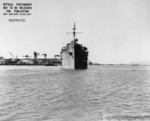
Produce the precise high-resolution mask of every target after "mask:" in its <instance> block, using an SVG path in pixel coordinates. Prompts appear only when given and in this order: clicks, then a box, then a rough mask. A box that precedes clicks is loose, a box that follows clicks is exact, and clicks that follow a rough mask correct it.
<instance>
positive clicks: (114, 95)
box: [0, 66, 150, 121]
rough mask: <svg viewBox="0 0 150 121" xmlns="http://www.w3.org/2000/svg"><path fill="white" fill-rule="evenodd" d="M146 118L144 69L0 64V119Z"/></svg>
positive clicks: (149, 71)
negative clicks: (72, 68)
mask: <svg viewBox="0 0 150 121" xmlns="http://www.w3.org/2000/svg"><path fill="white" fill-rule="evenodd" d="M111 120H112V121H118V120H120V121H122V120H123V121H125V120H136V121H137V120H139V121H144V120H147V121H149V120H150V68H149V67H148V66H90V67H89V69H87V70H65V69H62V68H61V67H59V66H0V121H111Z"/></svg>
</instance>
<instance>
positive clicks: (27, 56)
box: [22, 55, 31, 59]
mask: <svg viewBox="0 0 150 121" xmlns="http://www.w3.org/2000/svg"><path fill="white" fill-rule="evenodd" d="M22 57H25V58H26V59H28V58H29V57H31V56H29V55H23V56H22Z"/></svg>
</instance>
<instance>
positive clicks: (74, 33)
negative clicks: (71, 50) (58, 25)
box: [66, 22, 83, 41]
mask: <svg viewBox="0 0 150 121" xmlns="http://www.w3.org/2000/svg"><path fill="white" fill-rule="evenodd" d="M66 33H67V34H73V40H74V41H75V39H76V34H82V33H83V32H76V23H75V22H74V26H73V32H66Z"/></svg>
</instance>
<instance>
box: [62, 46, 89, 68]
mask: <svg viewBox="0 0 150 121" xmlns="http://www.w3.org/2000/svg"><path fill="white" fill-rule="evenodd" d="M61 55H62V67H63V68H66V69H87V66H88V64H87V56H88V52H87V51H86V50H85V47H82V45H80V44H76V43H75V44H74V43H69V44H68V45H67V46H66V48H65V49H63V50H62V52H61Z"/></svg>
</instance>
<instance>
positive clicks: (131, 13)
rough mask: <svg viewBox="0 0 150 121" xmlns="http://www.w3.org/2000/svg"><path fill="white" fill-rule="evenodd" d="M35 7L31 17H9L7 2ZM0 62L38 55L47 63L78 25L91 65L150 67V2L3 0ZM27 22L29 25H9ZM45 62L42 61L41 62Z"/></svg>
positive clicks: (128, 0)
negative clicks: (145, 64) (147, 64)
mask: <svg viewBox="0 0 150 121" xmlns="http://www.w3.org/2000/svg"><path fill="white" fill-rule="evenodd" d="M6 1H7V2H14V3H16V2H32V4H33V5H32V7H33V9H32V10H31V13H32V15H31V16H4V15H2V14H3V12H4V10H3V9H2V4H3V3H4V2H6ZM0 5H1V9H0V12H1V11H2V12H1V13H0V56H4V57H6V58H10V57H11V55H10V54H9V51H11V52H12V53H13V54H14V55H18V57H20V58H22V56H23V55H27V54H28V55H30V56H32V57H33V52H34V51H37V52H39V53H40V54H42V53H47V55H48V57H53V56H54V55H55V54H60V50H61V48H62V47H63V46H65V45H66V44H67V43H68V42H70V41H71V40H72V38H73V37H72V36H71V35H67V34H66V32H71V31H72V28H73V23H74V22H76V25H77V31H80V32H83V34H80V35H77V38H78V39H79V43H82V44H83V45H84V46H86V47H87V48H88V50H89V60H91V61H93V62H99V63H130V62H138V61H150V0H0ZM10 18H25V19H26V22H9V21H8V19H10ZM41 58H42V56H41Z"/></svg>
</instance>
